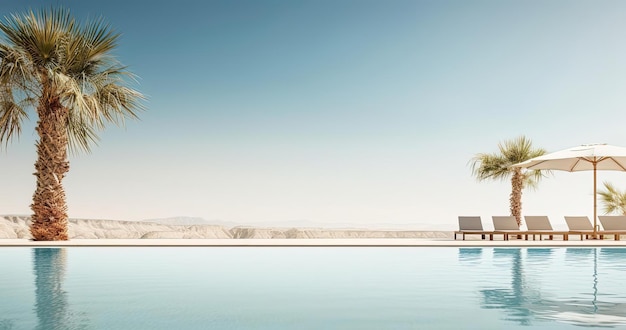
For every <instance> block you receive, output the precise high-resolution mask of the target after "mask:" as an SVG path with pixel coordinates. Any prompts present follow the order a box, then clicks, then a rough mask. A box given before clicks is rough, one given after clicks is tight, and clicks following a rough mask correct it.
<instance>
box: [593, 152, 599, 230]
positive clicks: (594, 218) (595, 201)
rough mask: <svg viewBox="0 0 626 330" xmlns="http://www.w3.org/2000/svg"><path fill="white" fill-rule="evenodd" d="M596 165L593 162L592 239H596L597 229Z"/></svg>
mask: <svg viewBox="0 0 626 330" xmlns="http://www.w3.org/2000/svg"><path fill="white" fill-rule="evenodd" d="M597 165H598V164H597V163H596V162H595V159H594V162H593V238H594V239H596V238H598V237H597V233H598V232H597V228H598V223H597V221H598V220H597V219H598V217H597V210H598V198H597V196H596V186H597V184H596V166H597Z"/></svg>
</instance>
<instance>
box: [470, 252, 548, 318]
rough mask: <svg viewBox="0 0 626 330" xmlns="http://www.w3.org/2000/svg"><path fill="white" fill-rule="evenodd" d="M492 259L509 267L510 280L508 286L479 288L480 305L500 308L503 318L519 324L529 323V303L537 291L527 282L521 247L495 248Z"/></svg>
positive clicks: (530, 314) (530, 312) (536, 294)
mask: <svg viewBox="0 0 626 330" xmlns="http://www.w3.org/2000/svg"><path fill="white" fill-rule="evenodd" d="M493 256H494V259H495V260H496V261H497V262H498V263H499V264H501V265H502V264H505V265H506V269H510V276H511V282H510V286H509V287H508V288H493V289H485V290H481V291H480V293H481V294H482V301H481V306H482V307H483V308H485V309H502V310H504V313H505V319H506V320H510V321H514V322H517V323H519V324H521V325H530V324H531V321H532V315H533V313H532V309H531V305H532V303H533V301H534V300H536V297H537V296H538V292H537V290H536V289H533V288H532V287H531V286H530V285H528V284H527V282H526V279H525V276H524V271H523V263H522V249H519V248H495V249H494V250H493Z"/></svg>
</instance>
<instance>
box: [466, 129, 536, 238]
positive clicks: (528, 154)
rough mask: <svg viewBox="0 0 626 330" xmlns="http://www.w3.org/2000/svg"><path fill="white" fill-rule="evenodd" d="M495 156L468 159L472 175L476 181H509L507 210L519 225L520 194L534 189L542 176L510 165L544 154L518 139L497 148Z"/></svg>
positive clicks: (481, 154) (534, 171)
mask: <svg viewBox="0 0 626 330" xmlns="http://www.w3.org/2000/svg"><path fill="white" fill-rule="evenodd" d="M498 148H499V150H500V152H499V153H492V154H486V153H479V154H476V156H474V158H472V160H471V162H472V173H473V175H474V176H476V178H477V179H478V181H484V180H507V179H508V178H509V177H510V178H511V196H510V198H509V201H510V210H511V215H512V216H515V219H516V220H517V225H518V226H520V225H521V224H522V190H523V189H524V188H526V187H532V188H536V187H537V183H538V182H539V180H540V179H541V178H542V177H543V176H544V175H543V174H542V173H541V171H540V170H532V171H527V170H525V169H522V168H521V167H513V166H511V165H514V164H517V163H521V162H523V161H526V160H529V159H531V158H534V157H538V156H541V155H543V154H545V153H546V151H545V150H544V149H534V148H533V146H532V142H531V141H530V139H528V138H526V137H524V136H520V137H518V138H515V139H512V140H507V141H504V142H503V143H499V144H498Z"/></svg>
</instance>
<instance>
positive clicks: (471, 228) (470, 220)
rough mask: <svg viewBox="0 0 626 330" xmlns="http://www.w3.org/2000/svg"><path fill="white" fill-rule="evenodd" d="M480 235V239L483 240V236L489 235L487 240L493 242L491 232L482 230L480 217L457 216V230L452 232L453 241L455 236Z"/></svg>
mask: <svg viewBox="0 0 626 330" xmlns="http://www.w3.org/2000/svg"><path fill="white" fill-rule="evenodd" d="M457 234H461V235H463V240H465V235H481V237H482V239H485V235H487V234H488V235H489V240H493V231H486V230H484V229H483V223H482V221H481V219H480V216H459V230H457V231H455V232H454V240H456V235H457Z"/></svg>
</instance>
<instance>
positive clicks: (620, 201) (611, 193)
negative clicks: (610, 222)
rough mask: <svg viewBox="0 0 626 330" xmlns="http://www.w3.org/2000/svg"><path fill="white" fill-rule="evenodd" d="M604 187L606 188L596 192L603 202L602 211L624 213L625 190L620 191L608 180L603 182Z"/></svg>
mask: <svg viewBox="0 0 626 330" xmlns="http://www.w3.org/2000/svg"><path fill="white" fill-rule="evenodd" d="M604 188H605V189H606V190H604V191H599V192H598V195H600V199H601V200H602V203H604V213H605V214H610V213H619V214H623V215H626V191H624V192H622V191H619V190H617V188H615V186H613V185H612V184H611V183H609V182H604Z"/></svg>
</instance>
